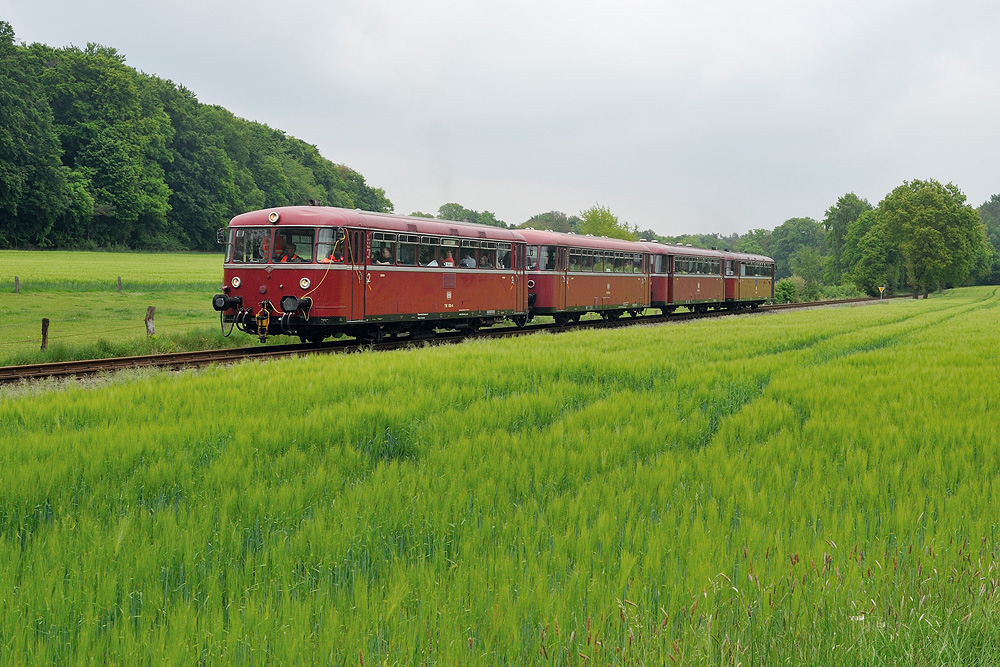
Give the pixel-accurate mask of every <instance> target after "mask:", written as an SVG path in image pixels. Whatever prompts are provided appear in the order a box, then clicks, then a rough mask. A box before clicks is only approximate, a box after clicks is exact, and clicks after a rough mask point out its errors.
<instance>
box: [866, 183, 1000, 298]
mask: <svg viewBox="0 0 1000 667" xmlns="http://www.w3.org/2000/svg"><path fill="white" fill-rule="evenodd" d="M879 209H880V219H881V221H882V222H883V223H884V225H885V230H886V235H887V237H888V239H890V240H891V242H893V243H895V244H896V245H898V247H899V249H900V251H901V253H902V256H903V262H904V264H905V266H906V277H907V283H908V284H909V286H910V287H911V288H912V289H913V295H914V297H916V296H917V295H918V294H919V293H920V292H921V291H922V292H923V293H924V296H925V297H926V295H927V292H928V290H930V289H936V288H938V287H945V286H953V285H961V284H963V283H964V282H965V281H966V280H967V279H968V278H969V276H970V274H971V272H972V269H973V268H974V267H975V266H976V263H977V261H979V260H980V258H981V257H982V255H983V253H984V250H985V248H984V244H985V243H986V230H985V227H984V226H983V223H982V220H981V219H980V217H979V214H978V213H977V212H976V210H975V209H973V208H972V207H971V206H969V205H968V204H966V202H965V195H964V194H963V193H962V191H961V190H959V189H958V187H957V186H956V185H954V184H952V183H948V184H947V185H942V184H941V183H939V182H938V181H935V180H927V181H922V180H914V181H907V182H904V183H903V184H902V185H900V186H899V187H897V188H896V189H895V190H893V191H892V192H890V193H889V195H888V196H886V198H885V199H883V200H882V202H881V203H879Z"/></svg>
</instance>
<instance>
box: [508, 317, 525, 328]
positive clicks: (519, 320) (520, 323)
mask: <svg viewBox="0 0 1000 667" xmlns="http://www.w3.org/2000/svg"><path fill="white" fill-rule="evenodd" d="M511 320H513V322H514V326H516V327H517V328H518V329H523V328H524V327H525V326H527V324H528V316H527V315H515V316H514V317H512V318H511Z"/></svg>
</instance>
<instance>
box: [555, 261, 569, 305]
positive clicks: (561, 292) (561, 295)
mask: <svg viewBox="0 0 1000 667" xmlns="http://www.w3.org/2000/svg"><path fill="white" fill-rule="evenodd" d="M568 259H569V248H564V247H562V246H559V247H557V248H556V266H555V270H556V271H557V272H558V274H559V278H558V279H557V280H556V302H555V306H556V308H557V309H558V310H566V286H567V285H569V273H568V270H567V269H568V267H569V263H568V261H567V260H568Z"/></svg>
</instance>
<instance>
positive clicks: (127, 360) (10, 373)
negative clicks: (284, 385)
mask: <svg viewBox="0 0 1000 667" xmlns="http://www.w3.org/2000/svg"><path fill="white" fill-rule="evenodd" d="M872 301H878V299H872V298H861V299H842V300H838V301H816V302H810V303H793V304H773V305H768V306H761V307H760V308H757V309H755V310H737V311H732V310H710V311H708V312H706V313H694V312H684V313H673V314H671V315H643V316H640V317H623V318H621V319H619V320H616V321H611V320H604V319H599V320H584V321H581V322H577V323H574V324H570V325H567V326H559V325H557V324H534V325H529V326H526V327H523V328H518V327H515V326H502V327H499V326H498V327H492V328H490V329H482V330H480V331H479V332H478V333H477V334H476V335H477V336H479V337H481V338H506V337H510V336H524V335H530V334H534V333H538V332H540V331H550V332H560V331H569V330H576V329H581V328H583V329H598V328H617V327H624V326H632V325H635V324H662V323H667V322H682V321H686V320H692V319H699V318H703V317H721V316H723V315H737V314H749V313H760V312H770V311H777V310H791V309H796V308H814V307H817V306H830V305H840V304H849V303H859V302H872ZM468 337H469V336H468V335H467V334H464V333H455V332H443V333H438V334H437V335H436V336H434V337H433V338H427V339H413V338H410V337H408V336H406V337H400V338H388V339H385V340H383V341H380V342H378V343H359V342H358V341H356V340H354V339H343V340H334V341H331V342H326V343H319V344H306V343H303V344H293V345H268V346H255V347H241V348H231V349H225V350H202V351H197V352H170V353H166V354H150V355H143V356H136V357H115V358H109V359H84V360H80V361H60V362H52V363H45V364H27V365H23V366H3V367H0V384H6V383H12V382H21V381H30V380H40V379H45V378H67V377H89V376H93V375H100V374H102V373H110V372H114V371H118V370H123V369H127V368H166V369H173V370H180V369H183V368H199V367H202V366H208V365H211V364H224V363H233V362H236V361H240V360H243V359H259V358H276V357H287V356H293V355H305V354H335V353H339V354H344V353H349V352H357V351H359V350H362V349H376V350H392V349H398V348H404V347H410V346H413V345H415V344H424V343H429V344H435V345H437V344H446V343H454V342H460V341H462V340H465V339H466V338H468Z"/></svg>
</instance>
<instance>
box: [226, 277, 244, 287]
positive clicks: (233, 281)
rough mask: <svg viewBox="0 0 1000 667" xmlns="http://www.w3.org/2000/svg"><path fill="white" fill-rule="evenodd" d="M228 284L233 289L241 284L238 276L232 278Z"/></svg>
mask: <svg viewBox="0 0 1000 667" xmlns="http://www.w3.org/2000/svg"><path fill="white" fill-rule="evenodd" d="M229 282H230V284H231V285H232V286H233V287H234V288H238V287H239V286H240V284H241V283H240V277H239V276H233V279H232V280H230V281H229Z"/></svg>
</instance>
